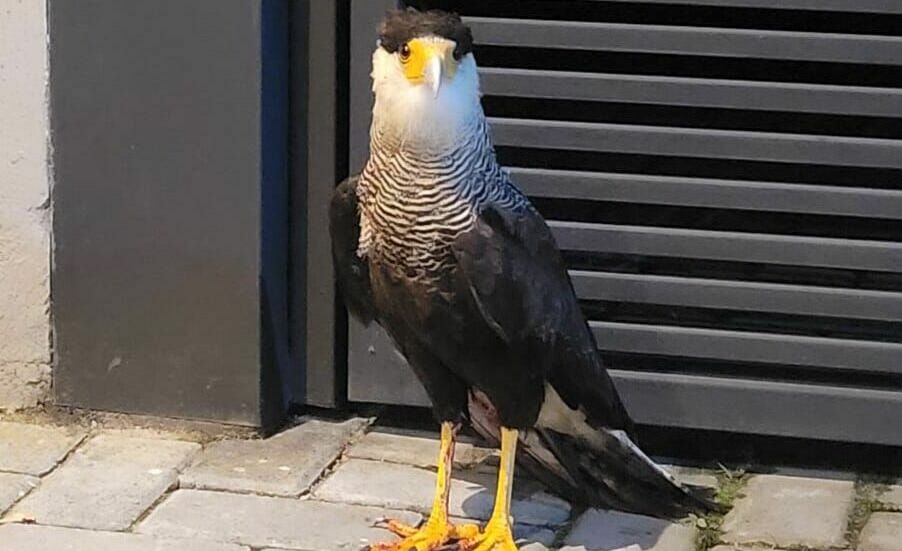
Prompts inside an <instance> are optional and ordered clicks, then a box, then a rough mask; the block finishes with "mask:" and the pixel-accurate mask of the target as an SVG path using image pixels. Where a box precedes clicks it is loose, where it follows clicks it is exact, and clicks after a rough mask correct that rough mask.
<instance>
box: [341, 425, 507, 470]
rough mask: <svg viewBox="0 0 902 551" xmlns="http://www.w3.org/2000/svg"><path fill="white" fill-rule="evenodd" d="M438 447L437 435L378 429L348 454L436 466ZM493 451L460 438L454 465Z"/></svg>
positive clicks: (472, 462)
mask: <svg viewBox="0 0 902 551" xmlns="http://www.w3.org/2000/svg"><path fill="white" fill-rule="evenodd" d="M438 448H439V437H438V434H431V433H427V432H422V431H394V430H391V431H390V430H388V429H377V430H374V431H372V432H370V433H368V434H367V435H366V436H364V437H363V438H362V439H361V440H360V441H359V442H357V443H356V444H354V445H353V446H351V447H350V448H348V453H347V455H348V457H354V458H357V459H372V460H374V461H388V462H390V463H405V464H407V465H413V466H414V467H435V466H436V460H437V459H438ZM492 453H493V452H492V450H490V449H487V448H481V447H477V446H474V445H473V444H471V443H469V442H460V441H458V442H457V444H456V446H455V448H454V464H455V465H457V466H459V467H464V468H467V467H471V466H473V465H475V464H477V463H479V462H480V461H482V460H483V459H485V458H486V457H488V456H490V455H492Z"/></svg>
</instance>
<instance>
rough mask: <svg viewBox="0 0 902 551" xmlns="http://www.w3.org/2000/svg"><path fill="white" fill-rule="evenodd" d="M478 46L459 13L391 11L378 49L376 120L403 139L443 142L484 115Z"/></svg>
mask: <svg viewBox="0 0 902 551" xmlns="http://www.w3.org/2000/svg"><path fill="white" fill-rule="evenodd" d="M472 50H473V36H472V34H471V33H470V29H469V28H468V27H467V26H466V25H464V24H463V22H462V21H461V19H460V17H459V16H457V15H456V14H451V13H447V12H443V11H438V10H431V11H417V10H415V9H412V8H408V9H406V10H395V11H391V12H389V13H388V14H387V15H386V16H385V18H384V19H383V21H382V24H381V25H380V28H379V42H378V45H377V47H376V51H375V52H374V53H373V72H372V77H373V92H374V93H375V100H376V101H375V105H374V108H373V120H374V124H375V125H378V126H380V127H382V129H383V130H388V131H390V132H391V133H393V134H395V135H396V136H397V137H398V138H400V139H401V140H402V141H408V140H427V141H433V140H434V141H441V140H442V139H444V138H448V137H453V135H454V134H455V132H457V131H459V130H460V129H461V125H465V124H466V123H468V122H471V120H472V117H473V116H477V115H478V116H481V114H482V108H481V106H480V103H479V77H478V75H477V72H476V61H475V60H474V58H473V53H472Z"/></svg>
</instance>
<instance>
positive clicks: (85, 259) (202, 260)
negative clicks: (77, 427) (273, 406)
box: [49, 0, 265, 424]
mask: <svg viewBox="0 0 902 551" xmlns="http://www.w3.org/2000/svg"><path fill="white" fill-rule="evenodd" d="M49 4H50V8H49V17H50V20H49V25H50V56H51V107H52V132H53V135H52V139H53V144H54V176H55V188H54V190H53V200H54V222H53V224H54V271H53V313H54V323H55V337H56V343H55V358H56V372H55V381H54V388H55V392H56V396H57V400H58V402H59V403H61V404H68V405H76V406H84V407H91V408H99V409H112V410H119V411H130V412H141V413H153V414H162V415H179V416H186V417H194V418H204V419H216V420H220V421H228V422H235V423H246V424H260V423H262V422H264V421H265V420H264V419H263V412H262V407H263V404H262V403H261V392H262V389H261V384H262V383H261V379H262V377H263V375H264V374H263V373H262V369H264V367H263V366H261V358H260V347H261V335H260V324H261V310H260V300H261V297H260V288H259V281H260V275H261V246H260V237H261V235H260V228H261V177H262V174H261V171H262V167H261V162H262V161H261V101H262V100H261V85H262V82H261V78H262V70H261V13H260V9H261V2H260V1H258V0H191V1H184V0H160V1H155V2H144V1H137V0H87V1H81V2H70V1H66V0H53V1H51V2H50V3H49Z"/></svg>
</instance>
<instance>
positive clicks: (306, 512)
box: [136, 490, 422, 551]
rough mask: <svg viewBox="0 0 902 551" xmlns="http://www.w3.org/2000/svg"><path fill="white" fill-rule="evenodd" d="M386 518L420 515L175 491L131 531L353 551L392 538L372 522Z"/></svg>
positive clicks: (408, 518)
mask: <svg viewBox="0 0 902 551" xmlns="http://www.w3.org/2000/svg"><path fill="white" fill-rule="evenodd" d="M387 516H390V517H392V518H397V519H399V520H401V521H403V522H406V523H409V524H418V523H419V522H420V521H421V520H422V516H421V515H418V514H416V513H410V512H406V511H387V510H385V509H381V508H374V507H357V506H354V505H345V504H338V503H324V502H318V501H312V500H298V499H287V498H279V497H268V496H257V495H248V494H229V493H224V492H208V491H203V490H179V491H177V492H175V493H174V494H172V495H171V496H169V497H168V498H167V499H166V500H165V501H164V502H163V503H161V504H160V505H159V506H157V507H156V508H155V509H154V510H153V512H151V513H150V515H148V517H147V518H146V519H145V520H144V521H143V522H141V523H140V524H139V525H138V527H137V530H136V531H137V532H138V533H142V534H150V535H155V536H168V537H179V538H186V539H205V540H215V541H225V542H229V543H238V544H242V545H250V546H252V547H254V548H257V547H275V548H281V549H309V550H317V551H333V550H335V551H338V550H343V551H357V550H358V549H360V547H361V546H363V545H365V544H367V543H370V542H379V541H387V540H391V538H393V537H394V536H393V535H392V534H391V533H390V532H388V531H386V530H383V529H380V528H376V527H374V526H373V523H374V522H376V521H377V520H379V519H381V518H383V517H387Z"/></svg>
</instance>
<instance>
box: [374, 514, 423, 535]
mask: <svg viewBox="0 0 902 551" xmlns="http://www.w3.org/2000/svg"><path fill="white" fill-rule="evenodd" d="M376 526H378V527H379V528H385V529H386V530H388V531H389V532H391V533H392V534H395V535H396V536H400V537H402V538H407V537H410V536H412V535H414V534H416V533H417V527H416V526H411V525H409V524H404V523H403V522H401V521H399V520H395V519H393V518H384V519H381V520H379V521H378V522H377V524H376Z"/></svg>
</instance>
